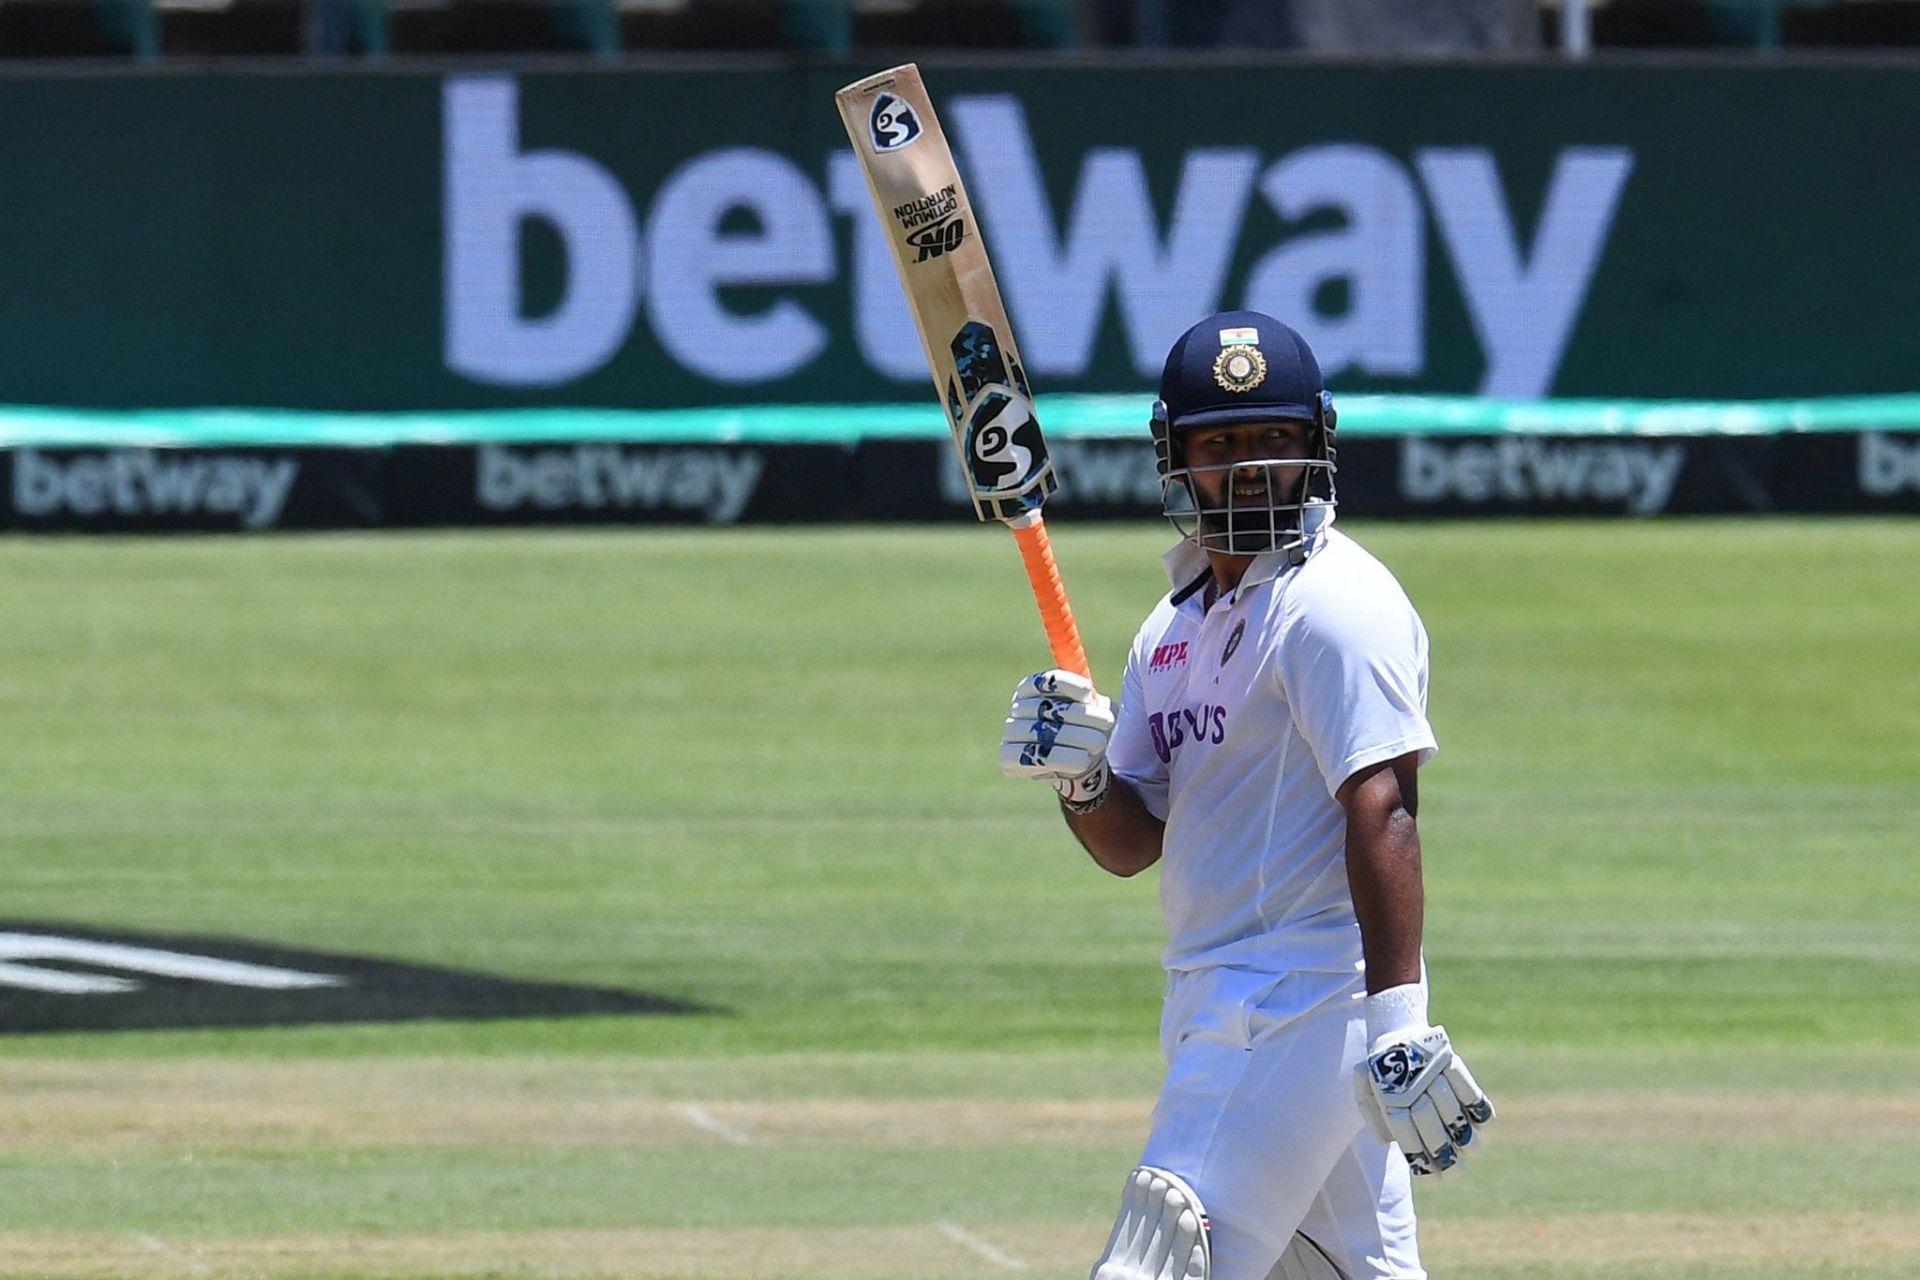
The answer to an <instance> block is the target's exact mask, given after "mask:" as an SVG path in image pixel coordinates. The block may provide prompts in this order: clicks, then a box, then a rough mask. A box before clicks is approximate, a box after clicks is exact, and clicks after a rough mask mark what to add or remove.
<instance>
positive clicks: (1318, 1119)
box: [1141, 968, 1427, 1280]
mask: <svg viewBox="0 0 1920 1280" xmlns="http://www.w3.org/2000/svg"><path fill="white" fill-rule="evenodd" d="M1365 996H1366V989H1365V986H1364V984H1363V982H1362V980H1361V979H1360V977H1359V976H1358V975H1357V974H1340V973H1295V974H1287V975H1284V976H1281V975H1275V974H1272V973H1260V972H1255V971H1252V970H1247V969H1228V968H1212V969H1196V970H1192V971H1188V972H1175V973H1172V974H1169V975H1168V979H1167V997H1166V1005H1165V1008H1164V1011H1163V1013H1162V1015H1161V1022H1160V1045H1161V1051H1162V1053H1164V1054H1165V1056H1166V1060H1167V1079H1166V1083H1165V1084H1164V1085H1163V1086H1162V1087H1161V1090H1160V1100H1159V1102H1158V1103H1157V1104H1156V1105H1155V1107H1154V1110H1153V1131H1152V1133H1151V1135H1150V1136H1149V1137H1148V1139H1147V1147H1146V1152H1145V1154H1144V1155H1143V1156H1142V1157H1141V1163H1142V1164H1149V1165H1154V1166H1156V1167H1158V1168H1162V1169H1168V1170H1171V1171H1172V1172H1174V1173H1177V1174H1179V1175H1180V1176H1181V1177H1182V1178H1184V1179H1186V1181H1187V1183H1188V1184H1189V1185H1191V1186H1192V1187H1193V1189H1194V1190H1195V1191H1196V1192H1198V1193H1199V1196H1200V1201H1201V1203H1202V1204H1203V1205H1205V1206H1206V1209H1207V1215H1208V1217H1209V1218H1210V1219H1211V1220H1212V1223H1213V1233H1212V1234H1213V1280H1266V1277H1267V1273H1268V1272H1269V1270H1271V1269H1272V1267H1273V1265H1274V1263H1275V1262H1276V1261H1277V1260H1278V1259H1279V1257H1280V1254H1281V1252H1282V1251H1283V1250H1284V1249H1285V1248H1286V1247H1287V1244H1288V1242H1289V1241H1291V1240H1292V1239H1293V1236H1294V1233H1295V1232H1296V1231H1298V1232H1300V1233H1301V1234H1303V1235H1305V1236H1306V1237H1307V1238H1308V1239H1309V1240H1311V1241H1312V1242H1313V1244H1314V1245H1316V1246H1317V1247H1318V1248H1320V1249H1321V1250H1322V1251H1324V1252H1325V1253H1326V1254H1327V1256H1328V1257H1329V1258H1331V1259H1332V1260H1333V1261H1334V1262H1335V1263H1336V1264H1338V1266H1339V1267H1340V1269H1341V1272H1342V1274H1343V1275H1346V1276H1349V1277H1352V1278H1353V1280H1388V1278H1389V1277H1391V1278H1392V1280H1425V1276H1426V1274H1427V1273H1426V1271H1425V1270H1423V1269H1422V1268H1421V1266H1420V1251H1419V1247H1418V1245H1417V1244H1416V1242H1415V1239H1414V1218H1413V1192H1412V1187H1411V1185H1410V1184H1411V1181H1412V1179H1411V1178H1410V1176H1409V1175H1408V1172H1407V1163H1406V1161H1405V1159H1403V1158H1402V1157H1401V1155H1400V1153H1399V1152H1398V1151H1396V1150H1394V1149H1393V1148H1392V1147H1391V1146H1389V1145H1387V1144H1385V1143H1383V1142H1381V1141H1380V1140H1379V1139H1378V1138H1376V1137H1374V1135H1373V1131H1372V1130H1371V1129H1370V1128H1368V1127H1367V1125H1366V1123H1365V1121H1364V1119H1363V1118H1362V1117H1361V1114H1360V1106H1359V1103H1358V1102H1357V1101H1356V1100H1355V1097H1354V1091H1353V1072H1354V1068H1355V1067H1356V1066H1357V1065H1358V1064H1359V1063H1360V1061H1361V1060H1362V1059H1363V1058H1364V1057H1365V1056H1366V1038H1367V1029H1366V1016H1365V1011H1364V1006H1363V1003H1362V1001H1363V1000H1364V998H1365Z"/></svg>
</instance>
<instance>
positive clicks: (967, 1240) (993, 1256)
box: [935, 1222, 1027, 1271]
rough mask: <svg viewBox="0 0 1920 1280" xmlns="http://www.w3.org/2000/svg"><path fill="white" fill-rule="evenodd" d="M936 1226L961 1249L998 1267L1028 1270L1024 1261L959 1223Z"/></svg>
mask: <svg viewBox="0 0 1920 1280" xmlns="http://www.w3.org/2000/svg"><path fill="white" fill-rule="evenodd" d="M935 1225H937V1226H938V1227H939V1229H940V1234H941V1235H943V1236H945V1237H946V1238H947V1239H949V1240H951V1241H953V1242H954V1243H955V1244H957V1245H959V1246H960V1247H961V1248H963V1249H967V1250H969V1251H970V1252H973V1253H977V1254H979V1255H980V1256H981V1257H983V1258H985V1259H986V1260H987V1261H988V1262H991V1263H992V1264H993V1265H994V1266H996V1267H1001V1268H1004V1269H1005V1270H1008V1271H1025V1270H1026V1269H1027V1264H1026V1262H1025V1260H1024V1259H1021V1258H1016V1257H1014V1256H1013V1255H1012V1254H1010V1253H1003V1252H1001V1251H1000V1250H999V1249H996V1248H994V1247H993V1246H992V1245H990V1244H988V1243H987V1242H986V1241H985V1240H982V1239H981V1238H980V1237H979V1236H977V1235H975V1234H973V1232H971V1231H969V1230H967V1229H966V1228H965V1227H963V1226H961V1225H960V1224H959V1223H957V1222H941V1223H937V1224H935Z"/></svg>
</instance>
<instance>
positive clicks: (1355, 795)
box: [1341, 764, 1426, 992]
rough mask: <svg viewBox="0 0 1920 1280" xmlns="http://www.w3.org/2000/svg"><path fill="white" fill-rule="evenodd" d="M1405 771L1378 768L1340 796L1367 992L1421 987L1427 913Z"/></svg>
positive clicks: (1407, 769)
mask: <svg viewBox="0 0 1920 1280" xmlns="http://www.w3.org/2000/svg"><path fill="white" fill-rule="evenodd" d="M1413 786H1414V784H1413V770H1412V766H1411V764H1409V765H1407V766H1406V767H1405V768H1404V769H1400V768H1396V767H1395V765H1393V764H1389V765H1383V766H1381V767H1380V768H1379V769H1378V770H1377V771H1370V772H1369V773H1368V774H1367V775H1364V776H1361V777H1358V778H1356V779H1352V780H1349V782H1348V784H1347V786H1345V787H1342V788H1341V798H1342V804H1343V805H1344V807H1345V808H1346V810H1347V887H1348V889H1349V890H1350V891H1351V892H1352V895H1353V911H1354V915H1355V916H1356V917H1357V918H1358V919H1359V921H1360V945H1361V949H1362V951H1363V953H1364V954H1365V956H1366V964H1367V990H1368V991H1369V992H1377V991H1384V990H1386V989H1387V988H1389V987H1397V986H1400V985H1402V984H1403V983H1417V982H1419V981H1420V944H1421V932H1422V928H1423V921H1424V916H1425V910H1426V895H1425V889H1424V886H1423V884H1422V880H1421V870H1420V831H1419V828H1418V826H1417V825H1416V824H1415V821H1414V813H1415V808H1416V800H1415V795H1414V792H1413Z"/></svg>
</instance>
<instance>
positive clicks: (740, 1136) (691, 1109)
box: [680, 1102, 753, 1147]
mask: <svg viewBox="0 0 1920 1280" xmlns="http://www.w3.org/2000/svg"><path fill="white" fill-rule="evenodd" d="M680 1114H681V1115H683V1116H685V1117H686V1118H687V1119H688V1120H690V1121H692V1122H693V1125H694V1127H695V1128H698V1129H705V1130H706V1131H707V1132H708V1133H710V1134H712V1135H713V1136H714V1137H716V1138H719V1139H720V1140H721V1141H722V1142H728V1143H732V1144H733V1145H734V1146H736V1147H750V1146H752V1145H753V1135H752V1134H750V1133H748V1132H747V1131H746V1130H744V1129H736V1128H734V1127H733V1126H732V1125H730V1124H728V1123H727V1122H726V1121H725V1120H722V1119H720V1118H719V1117H718V1116H716V1115H714V1114H713V1112H711V1111H709V1110H707V1109H706V1108H705V1107H696V1106H694V1105H693V1104H692V1103H691V1102H689V1103H687V1104H686V1105H685V1106H683V1107H681V1108H680Z"/></svg>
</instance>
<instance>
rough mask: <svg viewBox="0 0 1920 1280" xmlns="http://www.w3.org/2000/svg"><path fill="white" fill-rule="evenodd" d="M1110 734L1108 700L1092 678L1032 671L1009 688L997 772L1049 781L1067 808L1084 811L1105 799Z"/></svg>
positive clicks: (1110, 710)
mask: <svg viewBox="0 0 1920 1280" xmlns="http://www.w3.org/2000/svg"><path fill="white" fill-rule="evenodd" d="M1112 736H1113V703H1111V702H1110V701H1108V700H1107V698H1106V696H1105V695H1104V694H1101V693H1099V692H1096V691H1095V689H1094V687H1093V682H1092V681H1091V680H1088V679H1087V678H1086V677H1085V676H1083V675H1079V674H1077V673H1075V672H1072V671H1062V670H1059V669H1058V668H1056V669H1054V670H1052V671H1041V672H1036V673H1035V674H1033V675H1030V676H1028V677H1027V678H1026V679H1025V680H1022V681H1021V682H1020V684H1019V687H1018V688H1016V689H1015V690H1014V691H1013V706H1012V708H1011V709H1009V710H1008V712H1007V722H1006V724H1005V725H1004V726H1003V727H1002V729H1001V733H1000V771H1001V772H1002V773H1004V774H1006V775H1007V776H1008V777H1009V778H1038V779H1040V780H1042V781H1044V782H1051V783H1052V784H1053V788H1054V790H1056V791H1058V792H1059V793H1060V798H1061V799H1062V800H1063V801H1065V802H1066V804H1067V807H1068V808H1070V809H1074V810H1077V811H1079V812H1086V811H1087V810H1090V809H1093V808H1096V807H1097V806H1098V805H1099V804H1100V802H1101V801H1102V800H1104V799H1106V796H1107V787H1108V784H1109V783H1110V782H1111V781H1112V778H1113V775H1112V772H1111V771H1110V770H1109V769H1108V768H1107V741H1108V739H1109V738H1111V737H1112Z"/></svg>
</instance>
